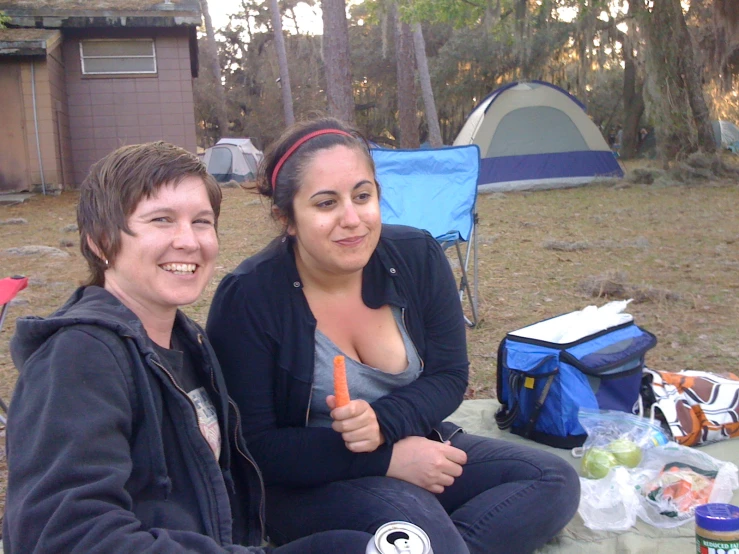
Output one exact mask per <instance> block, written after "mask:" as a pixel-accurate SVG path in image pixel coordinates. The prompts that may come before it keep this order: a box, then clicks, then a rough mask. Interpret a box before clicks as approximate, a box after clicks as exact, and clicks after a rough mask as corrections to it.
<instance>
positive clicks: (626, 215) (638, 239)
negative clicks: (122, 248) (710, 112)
mask: <svg viewBox="0 0 739 554" xmlns="http://www.w3.org/2000/svg"><path fill="white" fill-rule="evenodd" d="M738 198H739V184H737V182H736V180H735V179H726V180H712V181H700V183H696V184H693V185H691V184H682V185H681V186H678V187H674V186H671V187H660V186H655V185H648V184H630V183H629V182H628V181H621V182H619V183H617V184H615V185H610V186H586V187H580V188H574V189H565V190H563V189H560V190H551V191H537V192H532V193H506V194H497V195H487V196H485V195H481V196H480V197H479V198H478V203H477V207H478V212H479V219H480V224H479V251H480V257H479V279H478V290H479V299H480V302H479V305H480V315H481V317H482V322H481V323H480V324H479V326H478V327H477V328H476V329H472V330H469V331H468V333H467V337H468V341H469V353H470V361H471V376H470V387H469V391H468V396H469V397H478V398H485V397H492V396H495V354H496V350H497V347H498V344H499V342H500V341H501V339H502V338H503V337H504V336H505V333H506V332H508V331H512V330H514V329H518V328H520V327H523V326H525V325H529V324H531V323H534V322H536V321H538V320H541V319H544V318H548V317H552V316H555V315H558V314H562V313H566V312H570V311H573V310H579V309H582V308H584V307H585V306H587V305H590V304H596V305H599V306H600V305H602V304H604V303H605V302H607V301H608V300H610V299H613V298H629V297H635V298H640V302H639V303H637V302H632V303H631V304H630V305H629V309H628V311H629V312H630V313H632V314H633V315H634V317H635V319H636V321H637V323H639V324H640V325H642V326H643V327H645V328H646V329H648V330H649V331H651V332H652V333H654V334H655V335H656V336H657V338H658V340H659V343H658V345H657V347H656V348H655V349H653V350H651V351H650V352H649V353H648V354H647V363H648V365H649V366H650V367H653V368H655V369H660V370H668V371H679V370H681V369H699V370H707V371H712V372H726V371H728V372H732V373H736V374H739V371H737V370H738V369H739V279H737V274H739V202H737V199H738ZM76 201H77V195H76V194H75V193H72V192H65V193H63V194H61V195H60V196H53V197H52V196H49V197H44V196H41V195H36V196H34V197H32V198H31V199H29V200H28V201H26V202H25V203H23V204H17V205H13V206H0V220H6V221H7V220H8V219H15V218H23V219H25V220H26V221H27V222H28V223H27V224H24V225H4V226H2V227H1V228H0V252H3V251H5V250H7V249H11V248H21V247H28V246H47V247H51V248H60V244H62V241H68V242H64V244H65V247H63V250H64V251H65V252H67V253H68V254H69V256H67V257H53V256H48V255H47V256H44V255H41V254H38V255H28V256H7V255H3V254H1V253H0V267H2V274H3V275H2V276H6V275H13V274H23V275H26V276H28V277H29V278H30V283H29V286H28V288H27V289H26V290H24V291H22V292H21V293H20V295H19V297H18V298H19V300H21V302H20V303H19V304H17V305H14V306H12V307H11V310H10V314H9V317H8V320H7V321H6V323H5V326H4V328H3V329H2V332H0V396H2V398H4V399H6V400H8V399H9V398H10V394H11V391H12V389H13V386H14V384H15V380H16V370H15V368H14V367H13V364H12V361H11V359H10V355H9V352H8V341H9V340H10V337H11V335H12V333H13V330H14V320H15V318H16V317H18V316H23V315H32V314H33V315H46V314H48V313H50V312H51V311H53V310H54V309H55V308H56V307H58V306H59V305H61V304H62V302H64V301H65V300H66V299H67V297H68V296H69V295H70V293H71V292H72V291H73V290H74V289H75V287H76V286H77V285H78V284H79V283H80V281H81V280H82V279H83V278H84V277H85V275H86V273H85V264H84V260H83V259H82V257H81V255H80V253H79V240H78V238H77V236H76V234H74V233H72V232H70V231H69V229H71V228H72V227H71V226H72V225H74V223H75V212H74V210H75V204H76ZM277 232H278V229H277V228H276V227H275V224H274V223H273V222H272V220H271V219H270V217H269V211H268V206H267V205H266V204H264V203H262V202H261V201H259V200H258V199H257V197H255V196H254V195H253V194H251V193H249V192H246V191H244V190H242V189H238V188H235V189H225V190H224V204H223V210H222V216H221V222H220V238H221V255H220V258H219V264H218V269H217V273H216V278H215V279H214V281H213V283H211V284H210V286H209V287H208V288H207V290H206V293H205V295H204V297H203V299H201V300H200V301H199V302H197V303H196V304H194V305H193V306H189V307H187V308H186V309H185V311H186V312H187V313H188V314H189V315H191V316H192V317H193V318H194V319H196V320H197V321H199V322H200V323H204V322H205V319H206V317H207V311H208V306H209V303H210V299H211V297H212V295H213V292H214V291H215V287H216V285H217V282H218V281H219V280H220V278H221V277H223V275H225V274H226V273H227V272H228V271H231V270H232V269H234V268H235V267H236V265H237V264H238V263H239V262H241V260H243V259H244V258H245V257H247V256H249V255H252V254H254V253H256V252H257V251H258V250H260V249H261V248H262V247H263V246H264V245H266V244H267V242H268V241H269V240H270V239H271V238H272V237H273V236H274V235H275V234H276V233H277ZM69 242H71V243H73V246H71V247H67V246H66V245H67V244H69ZM639 295H641V297H639ZM0 470H4V463H3V464H2V466H0ZM4 488H5V479H4V478H3V477H2V475H0V508H1V500H2V498H4Z"/></svg>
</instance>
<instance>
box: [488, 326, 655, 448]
mask: <svg viewBox="0 0 739 554" xmlns="http://www.w3.org/2000/svg"><path fill="white" fill-rule="evenodd" d="M553 319H554V318H553ZM547 321H548V322H551V321H552V320H547ZM520 331H524V329H522V330H519V331H518V332H513V333H508V334H507V335H506V337H505V338H504V339H503V341H502V342H501V343H500V346H499V347H498V372H497V393H498V400H499V402H500V404H501V408H500V409H499V410H498V412H497V413H496V414H495V419H496V422H497V424H498V427H500V428H501V429H508V428H510V430H511V431H512V432H513V433H516V434H518V435H521V436H523V437H526V438H529V439H532V440H534V441H537V442H540V443H543V444H548V445H550V446H554V447H557V448H573V447H575V446H581V445H582V444H583V443H584V442H585V439H586V438H587V433H586V432H585V429H583V428H582V426H581V425H580V423H579V421H578V418H577V412H578V410H579V409H580V408H591V409H596V410H597V409H601V410H620V411H622V412H628V413H637V412H638V405H639V389H640V385H641V379H642V369H643V367H644V355H645V354H646V352H647V350H649V349H650V348H653V347H654V346H655V345H656V344H657V338H656V337H655V336H654V335H653V334H651V333H650V332H648V331H645V330H644V329H641V328H640V327H638V326H637V325H636V324H634V322H633V321H629V322H627V323H622V324H620V325H617V326H614V327H610V328H608V329H605V330H603V331H599V332H597V333H594V334H590V335H588V336H585V337H583V338H581V339H579V340H576V341H574V342H569V343H565V344H558V343H553V342H547V341H544V340H537V339H535V338H531V337H524V336H520V334H519V332H520ZM524 334H525V333H524Z"/></svg>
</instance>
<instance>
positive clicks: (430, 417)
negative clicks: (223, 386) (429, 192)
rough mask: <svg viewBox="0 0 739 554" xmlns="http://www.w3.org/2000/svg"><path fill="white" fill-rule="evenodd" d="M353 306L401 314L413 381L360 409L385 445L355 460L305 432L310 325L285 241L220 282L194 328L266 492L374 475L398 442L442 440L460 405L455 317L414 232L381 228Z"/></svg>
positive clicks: (463, 370) (455, 308)
mask: <svg viewBox="0 0 739 554" xmlns="http://www.w3.org/2000/svg"><path fill="white" fill-rule="evenodd" d="M362 298H363V300H364V303H365V304H366V305H367V306H369V307H370V308H379V307H381V306H383V305H387V304H391V305H395V306H399V307H400V308H401V309H402V312H403V321H404V322H405V325H406V328H407V330H408V333H409V335H410V337H411V339H412V341H413V343H414V345H415V347H416V349H417V351H418V354H419V356H420V357H421V360H422V362H423V372H422V373H421V376H420V377H419V378H418V379H417V380H416V381H415V382H413V383H411V384H409V385H407V386H404V387H400V388H398V389H396V390H394V391H393V392H392V393H390V394H387V395H386V396H384V397H382V398H380V399H378V400H377V401H375V402H373V403H372V408H373V409H374V410H375V413H376V414H377V419H378V422H379V424H380V428H381V430H382V433H383V436H384V437H385V440H386V443H385V444H383V445H382V446H380V447H379V448H378V449H377V450H375V451H374V452H371V453H360V454H356V453H353V452H350V451H349V450H348V449H347V448H346V446H345V445H344V442H343V440H342V438H341V435H340V434H339V433H337V432H335V431H334V430H333V429H331V428H324V427H306V422H307V420H308V410H309V406H310V398H311V390H312V383H313V366H314V358H315V331H316V319H315V317H313V314H312V312H311V310H310V307H309V305H308V302H307V300H306V298H305V295H304V294H303V291H302V283H301V281H300V276H299V275H298V270H297V267H296V265H295V256H294V254H293V252H292V245H291V241H290V240H288V239H277V240H275V241H274V242H272V243H271V244H270V245H269V246H268V247H267V248H265V249H264V250H262V251H261V252H260V253H258V254H256V255H255V256H253V257H251V258H249V259H247V260H245V261H244V262H242V263H241V265H239V267H238V268H236V270H235V271H234V272H232V273H230V274H229V275H227V276H226V277H225V278H224V279H223V280H222V281H221V283H220V285H219V287H218V290H217V291H216V294H215V297H214V298H213V302H212V304H211V309H210V314H209V316H208V324H207V326H206V330H207V332H208V336H209V338H210V339H211V342H212V343H213V348H214V350H215V351H216V353H217V354H218V359H219V361H220V362H221V366H222V367H223V373H224V377H225V379H226V383H227V384H228V387H229V392H230V393H231V395H232V397H233V398H234V400H235V401H236V403H237V404H238V406H239V409H240V410H241V412H242V414H243V421H244V436H245V437H246V440H247V442H248V443H249V448H250V449H251V452H252V453H253V454H254V457H255V459H256V460H257V462H258V463H259V464H260V467H261V468H262V470H263V475H264V480H265V483H266V484H267V485H286V486H316V485H320V484H324V483H328V482H333V481H339V480H344V479H352V478H357V477H365V476H378V475H385V474H386V473H387V469H388V466H389V464H390V457H391V454H392V445H393V444H394V443H395V442H397V441H398V440H400V439H403V438H405V437H408V436H428V435H429V434H430V433H431V432H432V430H434V429H436V430H438V431H439V433H440V435H441V436H440V437H439V438H443V439H444V440H446V437H447V436H448V435H447V433H449V432H450V430H449V429H447V428H444V429H441V428H440V425H441V422H442V421H443V420H444V418H446V417H447V416H449V414H451V413H452V412H453V411H454V410H456V409H457V407H458V406H459V404H460V403H461V402H462V399H463V397H464V392H465V390H466V388H467V378H468V368H469V362H468V359H467V345H466V337H465V326H464V316H463V315H462V307H461V304H460V302H459V296H458V295H457V290H456V285H455V282H454V276H453V274H452V271H451V267H450V265H449V263H448V261H447V260H446V257H445V255H444V253H443V251H442V249H441V247H440V246H439V244H438V243H437V242H436V240H434V238H433V237H432V236H431V235H430V234H429V233H427V232H425V231H419V230H418V229H414V228H411V227H404V226H396V225H383V227H382V233H381V237H380V241H379V243H378V245H377V248H376V250H375V252H374V253H373V254H372V256H371V257H370V260H369V262H368V263H367V265H366V266H365V268H364V270H363V282H362ZM445 427H446V426H445Z"/></svg>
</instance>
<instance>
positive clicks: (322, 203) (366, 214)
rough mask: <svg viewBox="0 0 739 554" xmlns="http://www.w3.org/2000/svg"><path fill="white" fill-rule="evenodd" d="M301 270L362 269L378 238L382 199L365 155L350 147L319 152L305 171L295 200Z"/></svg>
mask: <svg viewBox="0 0 739 554" xmlns="http://www.w3.org/2000/svg"><path fill="white" fill-rule="evenodd" d="M293 209H294V214H295V215H294V217H295V220H294V222H293V223H292V224H290V225H288V228H287V231H288V233H289V234H290V235H292V236H294V237H295V239H296V250H297V256H298V258H299V267H300V268H303V269H305V270H308V271H310V272H311V273H314V274H316V275H344V274H350V273H354V272H358V271H361V270H362V269H363V268H364V266H365V265H367V262H368V261H369V258H370V256H371V255H372V253H373V252H374V251H375V247H376V246H377V242H378V241H379V240H380V230H381V220H380V201H379V195H378V190H377V185H376V184H375V177H374V174H373V173H372V169H371V167H370V165H369V164H368V163H367V160H366V158H365V156H364V155H363V153H362V152H360V151H358V150H356V149H352V148H348V147H346V146H334V147H333V148H329V149H326V150H319V151H318V152H317V153H316V154H315V155H314V156H313V157H312V159H311V160H310V161H309V162H308V163H307V164H306V167H305V169H304V170H303V172H302V179H301V184H300V188H299V189H298V191H297V193H296V195H295V198H294V200H293Z"/></svg>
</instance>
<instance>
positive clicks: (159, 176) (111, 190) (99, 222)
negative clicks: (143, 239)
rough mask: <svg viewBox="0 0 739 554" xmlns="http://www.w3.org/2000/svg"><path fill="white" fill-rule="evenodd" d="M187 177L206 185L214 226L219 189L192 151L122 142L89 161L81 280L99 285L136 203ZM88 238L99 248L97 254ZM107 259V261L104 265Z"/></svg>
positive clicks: (81, 208)
mask: <svg viewBox="0 0 739 554" xmlns="http://www.w3.org/2000/svg"><path fill="white" fill-rule="evenodd" d="M187 177H200V178H201V179H202V180H203V183H204V184H205V188H206V190H207V192H208V199H209V200H210V205H211V208H212V209H213V212H214V214H215V223H216V225H217V224H218V215H219V214H220V211H221V188H220V187H219V186H218V183H216V181H215V179H214V178H213V177H212V176H211V175H209V174H208V172H207V170H206V168H205V165H204V164H203V162H202V161H200V159H199V158H198V157H197V156H196V155H195V154H192V153H191V152H188V151H187V150H184V149H182V148H180V147H179V146H175V145H174V144H169V143H166V142H162V141H159V142H148V143H145V144H131V145H128V146H122V147H121V148H118V149H117V150H115V151H113V152H111V153H110V154H108V155H107V156H105V157H104V158H103V159H101V160H100V161H98V162H96V163H95V164H93V166H92V167H91V168H90V173H89V174H88V175H87V177H86V178H85V180H84V181H83V183H82V186H81V187H80V200H79V204H77V226H78V227H79V232H80V250H81V251H82V255H83V256H84V257H85V259H86V260H87V265H88V266H89V268H90V277H89V278H88V280H87V282H86V283H85V284H87V285H97V286H100V287H101V286H103V285H104V284H105V268H106V267H107V264H108V263H110V264H112V263H113V262H115V259H116V256H117V255H118V253H119V252H120V249H121V233H127V234H129V235H133V232H132V231H131V229H130V228H129V226H128V217H129V216H130V215H131V214H132V213H133V212H134V211H135V210H136V206H138V204H139V202H140V201H141V200H142V199H144V198H149V197H151V196H152V195H153V194H156V192H157V191H158V190H159V188H160V187H162V186H163V185H165V184H169V183H174V185H175V186H177V185H178V184H179V183H180V182H181V181H182V180H183V179H185V178H187ZM88 240H89V241H91V242H92V243H93V244H94V245H95V246H96V247H97V249H98V250H99V252H98V253H95V252H94V251H93V249H92V248H91V247H90V245H89V244H88ZM106 262H107V263H106Z"/></svg>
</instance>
